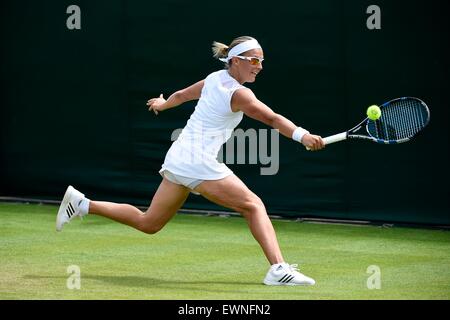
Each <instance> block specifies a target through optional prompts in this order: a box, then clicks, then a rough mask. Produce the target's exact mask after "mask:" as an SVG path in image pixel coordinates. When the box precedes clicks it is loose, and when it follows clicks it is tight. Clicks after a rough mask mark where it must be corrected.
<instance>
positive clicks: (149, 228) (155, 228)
mask: <svg viewBox="0 0 450 320" xmlns="http://www.w3.org/2000/svg"><path fill="white" fill-rule="evenodd" d="M162 228H163V226H160V225H144V226H142V227H141V228H140V230H141V231H142V232H144V233H146V234H155V233H158V232H159V231H160V230H161V229H162Z"/></svg>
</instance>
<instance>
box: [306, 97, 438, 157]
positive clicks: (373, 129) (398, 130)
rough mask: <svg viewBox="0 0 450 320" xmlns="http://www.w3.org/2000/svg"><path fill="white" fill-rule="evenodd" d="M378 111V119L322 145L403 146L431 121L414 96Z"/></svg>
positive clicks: (362, 124)
mask: <svg viewBox="0 0 450 320" xmlns="http://www.w3.org/2000/svg"><path fill="white" fill-rule="evenodd" d="M380 109H381V117H380V118H378V119H377V120H370V119H369V118H366V119H364V120H363V121H361V122H360V123H359V124H358V125H357V126H355V127H353V128H352V129H350V130H348V131H346V132H342V133H338V134H335V135H332V136H329V137H326V138H323V142H324V143H325V144H330V143H335V142H338V141H343V140H346V139H363V140H370V141H373V142H377V143H384V144H396V143H402V142H406V141H409V140H411V138H412V137H414V136H415V135H416V134H417V133H419V132H420V131H421V130H422V129H423V128H425V126H426V125H427V124H428V122H429V121H430V110H429V109H428V107H427V105H426V104H425V102H423V101H422V100H420V99H418V98H414V97H403V98H397V99H394V100H391V101H388V102H386V103H384V104H382V105H381V106H380ZM362 128H365V129H366V130H363V129H362ZM307 149H308V148H307Z"/></svg>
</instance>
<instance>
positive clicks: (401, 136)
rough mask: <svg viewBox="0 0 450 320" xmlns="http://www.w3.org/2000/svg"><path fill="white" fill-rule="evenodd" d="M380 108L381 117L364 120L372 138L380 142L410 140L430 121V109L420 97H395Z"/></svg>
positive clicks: (390, 142) (391, 142)
mask: <svg viewBox="0 0 450 320" xmlns="http://www.w3.org/2000/svg"><path fill="white" fill-rule="evenodd" d="M380 109H381V117H380V118H379V119H378V120H370V119H369V118H366V119H365V120H364V121H365V124H366V131H367V133H368V134H369V136H370V138H371V140H373V141H375V142H378V143H384V144H396V143H403V142H406V141H409V140H411V139H412V138H413V137H414V136H415V135H417V134H418V133H419V132H420V131H422V129H423V128H425V127H426V126H427V125H428V123H429V122H430V110H429V108H428V106H427V105H426V104H425V102H423V101H422V100H420V99H419V98H415V97H402V98H397V99H393V100H390V101H388V102H385V103H383V104H382V105H381V106H380Z"/></svg>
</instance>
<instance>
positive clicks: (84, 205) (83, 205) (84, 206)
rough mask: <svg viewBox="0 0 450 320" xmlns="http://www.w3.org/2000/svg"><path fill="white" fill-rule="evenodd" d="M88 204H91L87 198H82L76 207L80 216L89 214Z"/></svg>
mask: <svg viewBox="0 0 450 320" xmlns="http://www.w3.org/2000/svg"><path fill="white" fill-rule="evenodd" d="M89 202H91V200H89V199H88V198H83V199H82V200H81V201H80V203H79V205H78V207H79V208H80V216H82V217H83V216H85V215H87V214H88V213H89Z"/></svg>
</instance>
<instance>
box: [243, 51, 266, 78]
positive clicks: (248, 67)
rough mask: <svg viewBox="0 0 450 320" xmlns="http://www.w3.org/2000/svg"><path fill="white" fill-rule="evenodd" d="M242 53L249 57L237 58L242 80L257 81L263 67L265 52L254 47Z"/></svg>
mask: <svg viewBox="0 0 450 320" xmlns="http://www.w3.org/2000/svg"><path fill="white" fill-rule="evenodd" d="M240 55H241V56H244V57H248V59H242V58H237V59H239V61H238V62H237V63H236V65H237V67H238V68H239V75H240V77H241V80H242V81H243V82H255V80H256V76H257V75H258V73H259V72H261V70H262V68H263V67H262V60H263V59H264V53H263V51H262V49H252V50H249V51H246V52H245V53H242V54H240Z"/></svg>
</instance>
